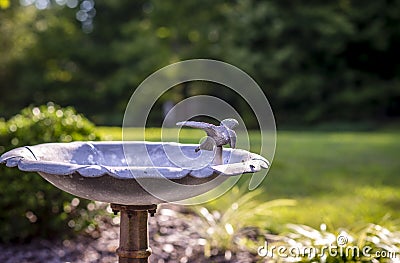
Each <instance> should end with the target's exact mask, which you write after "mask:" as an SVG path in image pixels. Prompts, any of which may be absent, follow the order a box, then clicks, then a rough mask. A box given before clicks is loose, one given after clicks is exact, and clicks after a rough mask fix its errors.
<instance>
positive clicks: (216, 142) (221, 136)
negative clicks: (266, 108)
mask: <svg viewBox="0 0 400 263" xmlns="http://www.w3.org/2000/svg"><path fill="white" fill-rule="evenodd" d="M176 125H178V126H187V127H191V128H198V129H203V130H204V131H205V132H206V133H207V138H206V139H205V140H204V141H203V142H202V143H201V144H200V146H199V147H197V148H196V149H195V151H196V152H198V151H200V149H201V150H207V151H212V150H214V146H217V147H218V146H221V147H222V145H225V144H229V145H230V146H231V148H235V147H236V132H235V131H234V130H233V129H234V128H235V127H236V126H238V125H239V122H238V121H237V120H235V119H225V120H223V121H221V124H220V125H219V126H216V125H213V124H210V123H206V122H198V121H181V122H178V123H177V124H176Z"/></svg>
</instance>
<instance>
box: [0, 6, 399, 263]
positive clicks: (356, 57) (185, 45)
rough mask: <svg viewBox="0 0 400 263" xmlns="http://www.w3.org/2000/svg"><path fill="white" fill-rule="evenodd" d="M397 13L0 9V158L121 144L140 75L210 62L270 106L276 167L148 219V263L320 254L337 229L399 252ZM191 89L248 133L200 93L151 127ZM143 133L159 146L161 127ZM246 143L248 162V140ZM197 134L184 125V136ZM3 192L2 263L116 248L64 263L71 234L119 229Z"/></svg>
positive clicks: (379, 9) (20, 178)
mask: <svg viewBox="0 0 400 263" xmlns="http://www.w3.org/2000/svg"><path fill="white" fill-rule="evenodd" d="M399 10H400V1H399V0H381V1H365V0H364V1H361V0H329V1H328V0H327V1H312V0H308V1H288V0H279V1H278V0H265V1H256V0H235V1H224V0H203V1H165V0H134V1H133V0H119V1H105V0H0V154H1V153H4V152H5V151H7V150H9V149H11V148H15V147H17V146H23V145H32V144H37V143H43V142H55V141H60V142H68V141H72V140H120V139H121V123H122V118H123V114H124V111H125V107H126V105H127V103H128V100H129V98H130V97H131V95H132V93H133V92H134V91H135V89H136V87H137V86H138V85H139V84H140V83H141V82H142V81H143V80H144V79H145V78H146V77H147V76H149V74H151V73H153V72H154V71H156V70H158V69H160V68H162V67H164V66H167V65H169V64H171V63H174V62H178V61H182V60H186V59H195V58H210V59H217V60H222V61H224V62H227V63H230V64H232V65H234V66H237V67H239V68H240V69H242V70H244V71H245V72H246V73H248V74H249V75H250V76H251V77H253V78H254V80H255V81H256V82H257V83H258V84H259V86H260V87H261V88H262V90H263V91H264V93H265V95H266V96H267V97H268V99H269V102H270V104H271V107H272V109H273V111H274V114H275V118H276V122H277V127H278V133H277V135H278V136H277V137H278V141H277V148H276V155H275V158H274V162H273V165H272V167H271V170H270V172H269V174H268V177H267V179H265V180H264V182H263V183H262V185H261V186H260V187H259V188H258V189H257V190H255V191H252V192H249V191H248V190H247V185H248V181H246V180H247V179H248V178H243V180H241V181H240V182H239V184H238V186H237V187H235V188H233V189H232V190H231V191H230V192H229V193H227V195H225V196H223V197H221V198H220V199H217V200H215V201H213V202H211V203H208V204H203V205H200V206H195V207H190V208H187V209H186V208H184V209H183V210H184V211H182V209H181V208H177V207H167V208H166V210H165V211H167V212H164V213H163V212H162V211H163V209H161V212H160V213H158V215H157V216H160V218H162V220H161V221H160V218H156V220H153V221H151V222H150V223H151V225H152V227H151V229H153V230H151V231H155V232H152V234H151V238H152V239H151V240H150V243H151V245H152V246H153V252H154V255H155V256H154V257H155V258H157V259H160V260H164V261H158V262H168V261H169V260H172V261H173V262H177V260H178V259H180V260H181V261H180V262H209V261H210V257H212V258H213V262H230V261H231V260H233V259H235V260H236V261H237V262H242V261H240V260H239V258H240V255H243V253H245V257H247V258H250V259H251V260H250V261H253V260H254V261H256V260H263V259H262V258H261V259H260V258H259V257H258V258H257V247H258V246H260V245H263V244H264V241H265V239H268V240H275V241H276V240H279V242H283V244H287V245H288V244H293V242H295V243H296V242H297V243H296V244H303V245H310V244H313V245H315V246H320V245H321V244H325V243H324V242H331V243H332V242H335V240H332V237H333V239H335V236H337V235H339V234H340V233H343V231H345V232H346V233H347V234H348V235H349V236H350V237H351V238H349V240H350V242H349V245H352V244H357V245H358V246H360V247H361V246H363V245H370V246H372V247H373V248H374V249H380V250H385V251H397V252H398V253H399V254H398V255H400V250H399V249H400V248H399V240H400V232H399V224H400V222H399V218H400V191H399V190H400V177H399V172H400V162H399V157H400V155H399V153H400V133H399V131H400V66H399V65H400V64H399V63H398V53H399V52H398V48H399V46H400V12H399ZM200 94H207V95H212V96H216V97H219V98H221V99H224V100H225V101H227V102H229V104H231V105H232V106H233V107H234V108H235V109H236V110H237V111H238V112H239V113H240V115H241V117H242V118H243V119H244V121H245V123H246V126H247V127H248V128H250V129H256V128H257V127H258V126H257V122H256V120H255V118H254V115H253V113H252V112H251V110H250V108H249V106H248V105H247V104H246V102H245V101H244V100H243V99H242V98H240V96H238V95H237V94H235V93H234V92H232V91H230V90H229V89H228V88H224V87H221V86H219V85H216V84H212V83H208V82H190V83H185V84H182V85H178V86H176V87H174V88H172V89H171V90H169V91H168V92H166V93H165V94H164V95H163V96H162V97H160V99H159V100H158V101H157V103H156V104H155V106H154V107H153V110H152V113H151V114H150V117H149V121H148V126H150V127H160V126H161V124H162V120H163V116H164V114H165V111H166V109H168V108H170V107H172V106H173V105H174V104H176V103H178V102H180V101H182V100H183V99H185V98H188V97H191V96H194V95H200ZM146 132H147V133H146V136H147V137H146V139H148V140H155V141H157V140H159V139H160V133H161V131H160V129H157V128H152V129H148V130H146ZM174 132H175V131H171V132H170V133H171V138H172V136H173V134H174ZM132 134H133V135H132V136H133V137H132V138H129V139H132V140H135V139H138V138H140V137H138V138H136V137H135V135H134V134H135V133H134V130H133V133H132ZM249 134H250V143H251V148H252V150H253V151H256V149H259V147H260V144H261V139H260V136H259V133H257V132H256V131H255V130H254V131H252V130H250V131H249ZM203 135H204V134H203V133H202V132H201V131H193V130H186V131H182V133H181V134H180V140H181V141H182V142H191V143H197V142H198V140H199V139H200V138H201V137H202V136H203ZM167 137H168V136H167ZM125 139H126V138H125ZM164 139H166V140H167V139H168V138H165V137H164ZM0 189H1V190H0V193H1V195H2V197H1V198H0V243H1V244H2V243H11V244H13V245H12V246H11V247H12V248H10V247H8V248H7V249H11V250H10V251H12V252H10V253H8V254H7V253H5V252H4V251H6V250H5V249H6V248H5V247H4V246H3V245H0V252H1V253H0V255H8V256H3V258H2V257H1V256H0V261H2V262H44V261H45V260H43V258H41V260H38V261H34V260H33V261H29V260H27V259H26V258H29V255H32V254H29V255H28V254H26V252H27V251H34V250H40V249H42V250H43V246H42V247H37V246H34V247H29V246H28V247H27V246H22V247H19V246H17V245H15V244H17V243H21V242H22V243H31V244H32V240H36V239H37V238H41V240H42V239H44V240H48V239H50V240H54V238H55V237H56V238H55V239H56V240H58V241H57V242H58V243H57V242H54V243H52V245H53V244H56V245H57V249H58V250H57V249H51V251H52V252H48V255H53V254H54V253H55V252H54V251H61V252H60V253H61V254H62V255H61V254H57V253H58V252H57V253H56V254H55V256H54V257H55V258H56V259H55V260H56V261H55V262H59V261H57V259H60V258H61V259H63V260H64V261H74V262H113V260H114V261H115V258H113V257H112V256H111V259H110V261H107V260H105V259H104V260H103V261H102V260H101V258H102V257H103V258H104V257H105V255H114V254H113V253H114V251H115V248H116V247H106V246H102V245H99V244H97V245H96V246H95V245H91V248H93V247H95V248H94V250H93V251H92V250H91V251H92V252H93V253H92V252H91V253H92V254H90V255H97V258H98V261H96V260H94V259H89V258H88V257H90V255H89V254H84V253H81V254H79V253H78V255H77V254H76V251H79V249H80V250H81V251H82V250H83V248H82V246H81V247H80V248H79V245H78V244H80V242H81V241H82V240H81V239H79V238H78V241H76V240H77V239H76V233H79V236H81V235H86V236H90V238H91V239H90V240H92V239H95V240H102V237H104V235H103V234H102V233H109V231H110V229H114V228H115V226H116V225H118V220H117V219H116V218H118V217H112V216H111V214H110V213H109V212H110V211H108V212H107V204H101V203H94V202H89V201H87V200H83V199H78V198H76V197H73V196H70V195H68V194H66V193H62V192H61V191H60V190H58V189H56V188H54V187H53V186H52V185H50V184H49V183H47V182H45V181H44V180H43V179H42V178H41V177H39V176H38V175H36V174H26V173H21V172H19V171H18V170H17V169H9V168H5V167H1V168H0ZM108 210H109V208H108ZM167 222H168V224H170V225H165V224H167ZM174 222H177V223H176V224H175V223H174ZM185 222H190V224H187V223H185ZM163 224H164V225H163ZM160 229H161V230H160ZM162 229H163V230H162ZM193 229H195V230H193ZM107 231H108V232H107ZM113 231H114V232H115V231H116V230H115V229H114V230H113ZM157 231H158V232H157ZM163 231H164V232H163ZM185 231H186V232H185ZM178 233H182V235H181V236H179V237H176V236H174V235H179V234H178ZM114 234H115V235H114V236H112V235H109V237H110V238H109V239H108V240H106V241H107V242H110V240H111V239H112V240H117V236H116V235H117V234H116V232H115V233H114ZM153 236H155V238H153ZM189 236H190V238H189ZM111 237H114V238H111ZM170 237H171V238H170ZM172 237H175V239H174V238H172ZM282 237H283V239H282ZM185 238H187V239H191V240H192V241H193V240H197V241H198V242H197V241H196V242H197V243H196V242H195V243H196V244H195V245H193V246H192V248H193V249H192V248H191V249H192V250H190V251H189V252H190V253H189V252H188V250H187V249H186V246H187V244H186V245H179V242H178V241H176V240H185V242H186V241H187V242H192V241H190V240H187V239H185ZM85 240H86V239H85ZM168 240H169V241H168ZM171 240H172V241H171ZM174 240H175V241H174ZM85 242H86V243H88V242H89V241H87V240H86V241H84V242H83V243H85ZM90 242H92V241H90ZM90 242H89V243H90ZM99 242H100V241H99ZM285 242H286V243H285ZM291 242H292V243H291ZM33 243H34V242H33ZM36 244H42V243H40V242H39V243H38V242H36ZM46 244H47V245H45V246H44V247H45V249H47V248H48V247H49V246H50V245H48V243H46ZM74 244H75V245H74ZM81 244H82V242H81ZM90 244H92V243H90ZM327 244H328V243H327ZM164 245H168V246H167V247H164ZM171 246H172V247H171ZM83 247H88V245H87V244H86V245H85V246H83ZM12 249H20V250H21V251H22V252H21V253H19V254H18V253H15V251H14V250H12ZM42 250H41V251H42ZM46 251H47V250H46ZM73 251H75V252H74V253H75V254H74V253H73ZM172 252H173V253H172ZM52 253H53V254H52ZM96 253H97V254H96ZM174 253H175V254H174ZM240 253H242V254H240ZM246 253H247V254H246ZM10 255H22V256H21V258H18V259H15V258H14V259H15V260H14V261H12V260H13V259H12V256H10ZM60 255H61V256H60ZM88 255H89V256H88ZM25 256H26V257H25ZM10 258H11V261H6V259H7V260H9V259H10ZM39 258H40V256H39ZM203 259H204V261H202V260H203ZM23 260H25V261H23ZM79 260H81V261H79ZM174 260H175V261H174ZM185 260H186V261H185ZM196 260H197V261H196ZM280 260H282V261H285V260H283V259H282V258H281V259H280ZM300 260H302V262H311V261H312V260H320V261H324V262H325V261H326V262H348V261H351V260H355V259H354V258H343V257H339V256H337V257H333V258H332V260H331V259H327V258H320V259H310V258H308V257H306V256H305V257H302V258H301V259H299V261H300ZM329 260H331V261H329ZM379 260H380V261H385V260H386V261H389V262H390V260H391V259H390V258H389V259H388V258H380V259H379ZM243 262H249V261H243ZM292 262H294V261H293V260H292ZM366 262H370V261H366ZM371 262H376V261H371Z"/></svg>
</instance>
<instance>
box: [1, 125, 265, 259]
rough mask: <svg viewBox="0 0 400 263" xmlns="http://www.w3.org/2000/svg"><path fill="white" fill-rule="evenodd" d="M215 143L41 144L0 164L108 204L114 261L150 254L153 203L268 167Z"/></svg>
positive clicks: (18, 151) (7, 156) (189, 194)
mask: <svg viewBox="0 0 400 263" xmlns="http://www.w3.org/2000/svg"><path fill="white" fill-rule="evenodd" d="M189 124H190V123H189ZM192 124H193V123H192ZM186 126H189V125H186ZM210 127H211V126H210ZM208 128H209V127H208ZM211 128H212V127H211ZM206 132H207V134H208V131H207V130H206ZM228 134H229V133H228ZM217 139H218V138H217ZM225 143H226V142H225ZM216 146H217V147H216V149H217V150H216V151H215V152H216V153H218V155H217V156H213V154H214V152H213V151H206V150H204V151H203V148H206V147H209V145H200V147H199V146H198V145H194V144H180V143H154V142H142V141H139V142H114V141H112V142H72V143H46V144H39V145H35V146H25V147H20V148H16V149H13V150H11V151H9V152H6V153H5V154H3V155H2V156H1V157H0V163H5V164H6V165H7V166H8V167H18V168H19V169H20V170H21V171H27V172H37V173H39V174H40V175H41V176H42V177H43V178H45V179H46V180H47V181H49V182H50V183H52V184H53V185H54V186H56V187H58V188H59V189H61V190H63V191H66V192H68V193H70V194H73V195H75V196H78V197H82V198H86V199H89V200H95V201H101V202H108V203H111V208H112V210H113V212H114V213H118V212H120V214H121V223H120V246H119V248H118V249H117V254H118V256H119V262H121V263H126V262H147V261H148V257H149V256H150V254H151V250H150V248H149V247H148V230H147V220H148V215H149V214H150V215H151V216H152V215H154V213H155V212H156V209H157V204H160V203H165V202H173V201H181V200H185V199H188V198H192V197H195V196H198V195H201V194H203V193H206V192H208V191H210V190H212V189H214V188H215V187H217V186H218V185H219V184H221V183H222V182H223V181H225V180H226V179H227V178H228V177H229V176H235V175H240V174H243V173H254V172H257V171H259V170H261V169H262V168H268V166H269V163H268V161H267V160H266V159H264V158H263V157H261V156H260V155H257V154H254V153H250V152H248V151H245V150H240V149H232V148H222V146H221V145H216ZM210 154H211V158H210ZM174 158H178V160H174ZM216 160H217V161H216ZM199 164H201V165H199ZM176 185H179V186H182V187H184V189H186V190H185V191H182V188H179V187H175V186H176Z"/></svg>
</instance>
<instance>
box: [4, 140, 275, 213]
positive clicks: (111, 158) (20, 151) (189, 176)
mask: <svg viewBox="0 0 400 263" xmlns="http://www.w3.org/2000/svg"><path fill="white" fill-rule="evenodd" d="M197 147H198V145H194V144H193V145H191V144H179V143H154V142H134V141H133V142H114V141H111V142H71V143H46V144H39V145H35V146H25V147H20V148H16V149H13V150H11V151H9V152H7V153H5V154H3V155H2V156H1V158H0V162H1V163H5V164H6V165H7V166H9V167H15V166H17V167H18V168H19V169H20V170H21V171H27V172H37V173H39V174H40V175H41V176H42V177H43V178H45V179H46V180H47V181H49V182H50V183H52V184H53V185H55V186H56V187H58V188H60V189H61V190H64V191H66V192H68V193H71V194H73V195H76V196H79V197H82V198H86V199H90V200H96V201H102V202H108V203H116V204H122V205H152V204H159V203H163V202H165V201H169V202H170V201H179V200H184V199H187V198H191V197H194V196H197V195H200V194H202V193H205V192H207V191H209V190H211V189H212V188H214V187H216V186H217V185H219V184H220V183H221V182H222V181H224V180H225V179H226V178H228V176H233V175H239V174H242V173H253V172H256V171H259V170H260V169H261V168H267V167H268V161H267V160H266V159H264V158H263V157H261V156H259V155H257V154H254V153H250V152H248V151H245V150H240V149H231V148H224V149H223V151H222V159H223V160H222V163H221V164H213V163H212V162H210V161H212V156H211V155H210V154H213V152H205V151H203V152H196V151H195V149H196V148H197ZM179 154H181V156H182V158H187V160H186V161H185V162H184V163H180V165H183V166H181V167H178V166H177V165H179V164H177V163H175V162H174V161H173V160H171V156H178V155H179ZM126 155H127V156H126ZM191 160H192V162H193V165H192V164H191V163H190V162H191ZM207 162H209V163H210V164H208V163H207ZM199 163H203V164H204V165H202V166H199V165H198V164H199ZM218 175H223V176H218ZM217 177H218V178H217ZM165 179H169V180H171V181H173V182H175V183H177V184H181V185H187V186H195V187H189V188H188V189H190V191H181V190H179V191H175V189H176V188H174V187H173V186H171V187H170V188H165V184H161V185H160V187H159V188H152V194H150V193H148V192H147V191H146V190H145V189H143V187H142V185H157V184H158V182H159V181H160V180H165ZM212 180H214V181H215V182H214V183H209V182H210V181H212ZM141 184H142V185H141ZM160 196H161V197H167V198H168V200H162V199H161V198H159V197H160Z"/></svg>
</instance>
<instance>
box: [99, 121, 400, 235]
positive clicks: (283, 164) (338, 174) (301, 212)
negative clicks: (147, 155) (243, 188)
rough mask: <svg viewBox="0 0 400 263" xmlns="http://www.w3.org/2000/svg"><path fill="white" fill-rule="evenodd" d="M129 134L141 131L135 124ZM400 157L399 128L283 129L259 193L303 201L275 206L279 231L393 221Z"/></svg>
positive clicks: (110, 130)
mask: <svg viewBox="0 0 400 263" xmlns="http://www.w3.org/2000/svg"><path fill="white" fill-rule="evenodd" d="M98 129H99V131H100V133H101V134H103V135H104V136H105V138H106V139H107V140H120V139H121V129H120V128H116V127H99V128H98ZM174 136H175V137H174ZM203 136H204V133H203V132H201V131H197V130H183V131H181V133H180V135H179V140H180V141H181V142H192V143H197V142H198V140H199V139H200V138H201V137H203ZM159 138H160V130H159V129H147V130H146V140H159ZM175 138H176V130H166V131H165V133H164V141H168V140H176V139H175ZM193 138H195V139H193ZM125 139H128V140H138V139H139V140H141V136H139V134H138V133H137V132H136V130H134V129H133V130H129V133H128V134H126V138H125ZM250 140H251V144H252V145H253V146H254V147H256V148H257V145H259V144H260V138H259V136H258V135H257V133H255V132H251V133H250ZM399 157H400V134H399V133H395V132H342V133H337V132H300V131H296V132H289V131H286V132H285V131H282V132H279V133H278V141H277V149H276V154H275V159H274V161H273V164H272V167H271V169H270V172H269V174H268V176H267V178H266V179H265V180H264V182H263V183H262V185H261V186H260V187H261V189H262V191H263V194H262V195H260V196H259V197H258V198H260V200H262V201H270V200H273V199H277V198H293V199H296V200H297V201H298V202H297V205H296V206H294V207H279V208H275V210H274V211H275V213H276V214H277V215H278V216H276V217H273V218H267V217H266V218H265V220H266V221H270V225H271V226H272V228H273V229H276V231H281V229H280V227H281V226H283V225H284V224H285V223H296V224H306V225H310V226H312V227H316V228H318V227H319V225H320V224H321V223H325V224H327V225H328V227H329V228H332V229H336V228H338V227H340V226H352V225H357V224H362V223H377V224H379V223H381V221H382V220H383V219H385V222H392V223H393V221H395V220H396V219H398V218H400V173H399V172H400V161H399ZM241 183H242V184H243V183H247V182H241ZM217 203H218V202H217ZM387 218H390V219H392V220H387ZM394 223H396V222H394Z"/></svg>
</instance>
